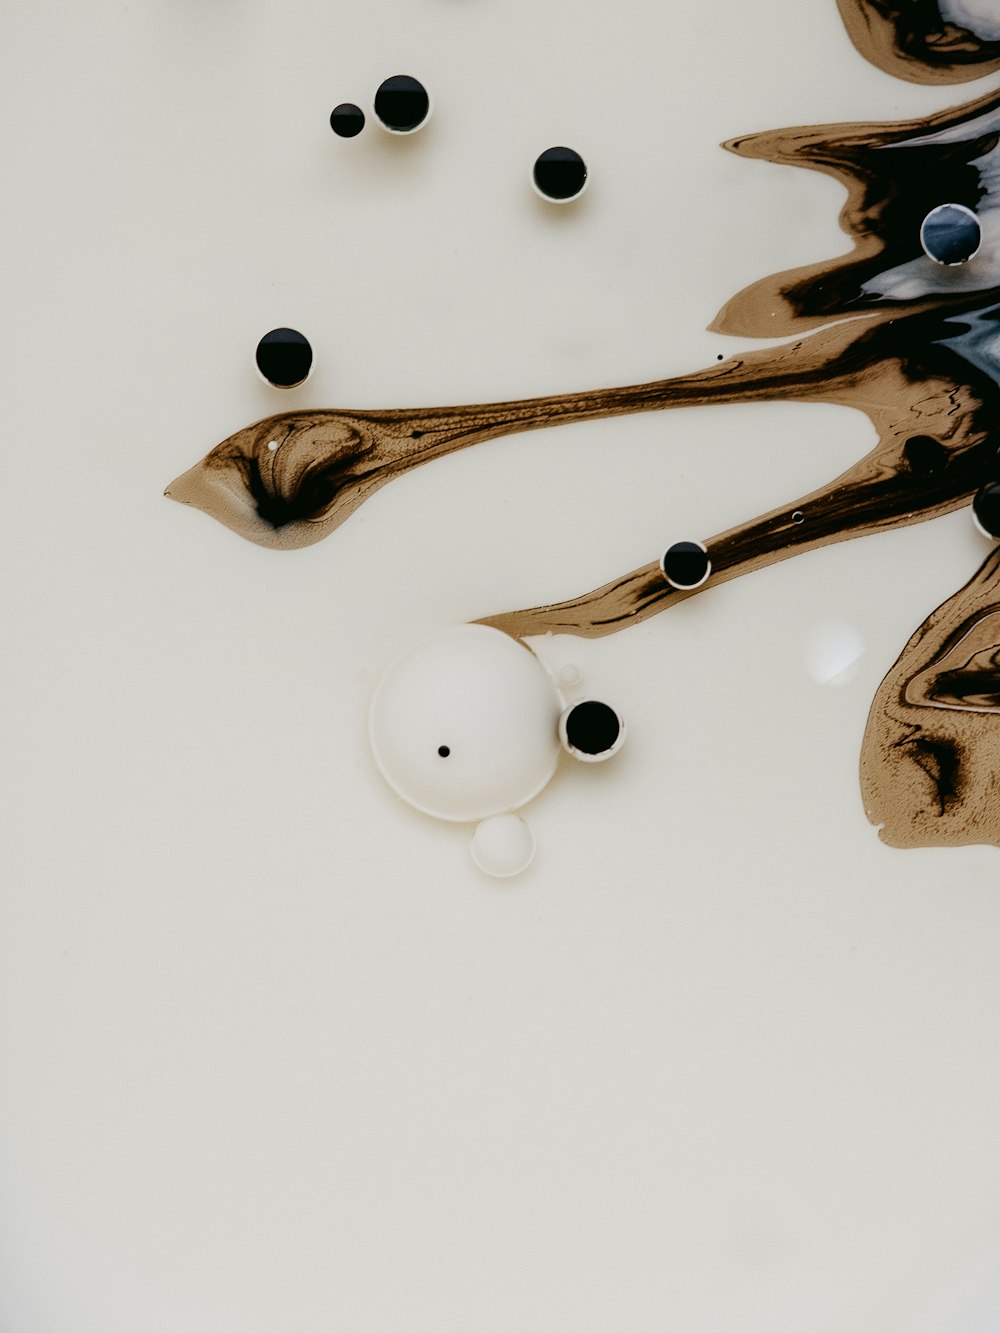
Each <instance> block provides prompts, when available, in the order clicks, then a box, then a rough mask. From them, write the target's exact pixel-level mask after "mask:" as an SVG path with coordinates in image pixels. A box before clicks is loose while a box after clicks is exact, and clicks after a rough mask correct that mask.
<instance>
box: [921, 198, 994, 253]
mask: <svg viewBox="0 0 1000 1333" xmlns="http://www.w3.org/2000/svg"><path fill="white" fill-rule="evenodd" d="M982 243H983V229H982V226H981V225H980V222H979V219H978V218H977V217H976V215H975V213H973V212H972V210H971V209H970V208H966V207H965V206H964V205H963V204H941V205H940V207H938V208H933V209H931V211H930V212H929V213H928V214H927V216H926V217H925V218H924V221H923V225H922V226H921V228H920V244H921V245H922V246H923V250H924V254H925V255H927V257H928V258H929V259H933V260H934V262H935V263H937V264H948V265H952V264H967V263H968V262H969V260H970V259H972V258H973V257H974V256H975V255H976V253H977V252H978V250H979V247H980V246H981V245H982Z"/></svg>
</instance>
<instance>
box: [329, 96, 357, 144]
mask: <svg viewBox="0 0 1000 1333" xmlns="http://www.w3.org/2000/svg"><path fill="white" fill-rule="evenodd" d="M364 127H365V113H364V112H363V111H362V110H361V108H360V107H359V106H355V105H354V103H353V102H341V104H340V106H335V107H334V108H333V110H332V111H331V112H330V129H331V130H333V132H334V134H336V135H339V136H340V138H341V139H353V138H354V137H355V135H358V134H360V133H361V131H362V130H363V129H364Z"/></svg>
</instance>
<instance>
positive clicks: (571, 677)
mask: <svg viewBox="0 0 1000 1333" xmlns="http://www.w3.org/2000/svg"><path fill="white" fill-rule="evenodd" d="M556 679H557V680H558V682H559V684H560V685H561V686H562V687H563V689H572V687H573V686H574V685H579V683H580V681H581V680H583V672H582V671H581V670H580V668H579V667H578V666H577V665H576V663H575V662H567V663H566V665H565V666H563V667H560V668H559V674H558V676H557V677H556Z"/></svg>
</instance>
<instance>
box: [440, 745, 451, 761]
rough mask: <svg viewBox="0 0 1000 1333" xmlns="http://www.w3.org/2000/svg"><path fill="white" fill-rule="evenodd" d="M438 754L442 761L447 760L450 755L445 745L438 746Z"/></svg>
mask: <svg viewBox="0 0 1000 1333" xmlns="http://www.w3.org/2000/svg"><path fill="white" fill-rule="evenodd" d="M438 754H439V755H440V756H441V758H442V759H447V758H448V756H449V755H450V754H451V750H450V749H449V748H448V746H447V745H439V746H438Z"/></svg>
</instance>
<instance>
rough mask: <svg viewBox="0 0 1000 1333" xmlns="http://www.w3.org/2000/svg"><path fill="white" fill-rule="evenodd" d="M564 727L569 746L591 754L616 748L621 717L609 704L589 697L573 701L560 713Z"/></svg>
mask: <svg viewBox="0 0 1000 1333" xmlns="http://www.w3.org/2000/svg"><path fill="white" fill-rule="evenodd" d="M563 731H564V734H565V737H566V745H567V747H568V748H569V749H570V750H573V751H575V752H576V753H577V754H581V755H587V756H589V757H591V758H593V757H596V756H597V755H602V754H607V753H608V751H609V750H613V749H614V748H615V746H616V745H617V744H618V740H619V737H620V736H621V734H622V720H621V718H620V717H619V716H618V714H617V713H616V712H615V710H614V709H613V708H612V707H611V706H610V705H609V704H602V703H599V702H598V701H597V700H596V699H588V700H587V701H586V703H581V704H574V706H573V707H572V708H571V709H569V711H568V712H567V713H566V714H565V715H564V716H563Z"/></svg>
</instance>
